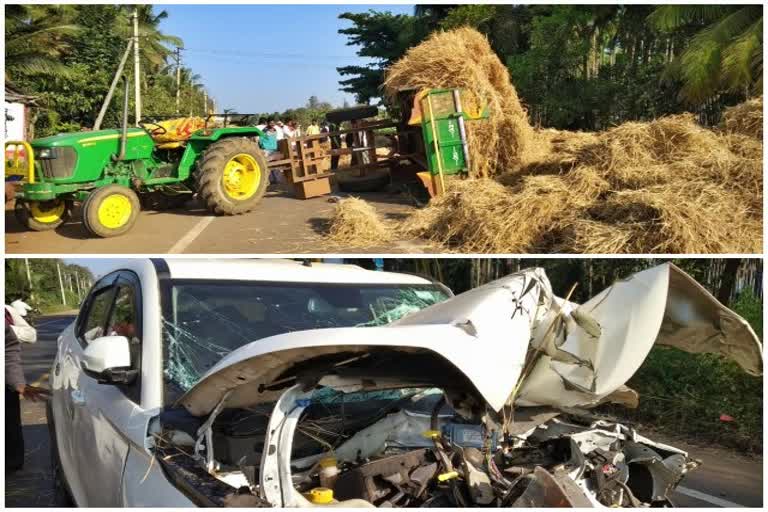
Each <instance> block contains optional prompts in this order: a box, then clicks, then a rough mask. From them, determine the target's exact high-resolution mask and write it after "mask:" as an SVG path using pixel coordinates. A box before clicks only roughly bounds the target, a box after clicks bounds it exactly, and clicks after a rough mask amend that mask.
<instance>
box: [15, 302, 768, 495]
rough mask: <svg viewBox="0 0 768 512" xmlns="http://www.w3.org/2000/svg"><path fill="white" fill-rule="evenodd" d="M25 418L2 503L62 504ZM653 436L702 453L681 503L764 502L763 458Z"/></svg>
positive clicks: (38, 352)
mask: <svg viewBox="0 0 768 512" xmlns="http://www.w3.org/2000/svg"><path fill="white" fill-rule="evenodd" d="M73 319H74V315H64V314H62V315H52V316H47V317H40V318H39V319H38V320H37V329H38V338H39V339H38V342H37V343H35V344H34V345H25V346H24V353H23V358H24V373H25V376H26V378H27V382H30V383H31V382H35V381H38V382H41V383H42V385H45V386H47V378H48V371H49V369H50V366H51V363H52V361H53V357H54V356H55V352H56V338H57V336H58V334H59V333H60V332H61V330H62V329H64V328H65V327H66V326H67V325H68V324H69V323H70V322H71V321H72V320H73ZM22 421H23V424H24V440H25V452H26V456H25V465H24V469H22V470H21V471H18V472H16V473H13V474H10V475H8V474H7V475H6V477H5V505H6V506H8V507H46V506H57V505H58V506H61V504H57V503H53V493H52V492H51V485H52V483H51V473H50V445H49V440H48V429H47V427H46V420H45V406H44V404H42V403H39V402H38V403H35V402H29V401H22ZM649 437H651V438H652V439H654V440H656V441H660V442H667V443H669V444H671V445H673V446H676V447H678V448H681V449H683V450H687V451H688V452H690V453H691V455H692V456H693V457H695V458H698V459H701V460H702V462H703V464H702V466H701V467H699V468H698V469H696V470H695V471H694V472H692V473H690V474H689V475H688V476H687V477H686V478H685V480H684V481H683V483H682V485H681V486H680V487H679V488H678V491H677V492H676V493H675V494H674V496H673V501H674V502H675V504H676V505H677V506H679V507H757V508H759V507H762V506H763V463H762V460H761V459H756V458H752V457H746V456H744V455H741V454H738V453H734V452H732V451H729V450H726V449H723V448H719V447H715V446H706V447H703V446H695V445H689V444H686V443H685V442H683V441H680V440H679V439H673V438H665V437H664V436H663V435H657V434H655V433H654V434H653V435H651V434H649Z"/></svg>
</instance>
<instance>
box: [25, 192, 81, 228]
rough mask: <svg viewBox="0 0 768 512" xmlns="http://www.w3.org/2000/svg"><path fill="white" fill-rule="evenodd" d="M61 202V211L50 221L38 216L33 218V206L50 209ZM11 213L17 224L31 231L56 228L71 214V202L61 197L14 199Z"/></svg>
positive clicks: (44, 209) (45, 209)
mask: <svg viewBox="0 0 768 512" xmlns="http://www.w3.org/2000/svg"><path fill="white" fill-rule="evenodd" d="M61 204H63V206H64V210H63V212H62V213H61V214H60V215H58V216H57V218H56V219H55V220H52V221H49V222H48V221H46V222H44V221H41V220H40V218H35V215H34V213H33V208H35V209H42V210H43V211H52V210H53V208H56V207H58V206H59V205H61ZM13 213H14V215H15V216H16V220H17V221H19V224H21V225H22V226H24V227H25V228H27V229H30V230H32V231H50V230H52V229H56V228H58V227H59V226H61V225H62V224H64V223H65V222H67V220H69V217H70V216H71V215H72V202H71V201H66V200H63V199H54V200H52V201H29V202H27V201H20V200H18V199H17V200H16V203H15V204H14V207H13Z"/></svg>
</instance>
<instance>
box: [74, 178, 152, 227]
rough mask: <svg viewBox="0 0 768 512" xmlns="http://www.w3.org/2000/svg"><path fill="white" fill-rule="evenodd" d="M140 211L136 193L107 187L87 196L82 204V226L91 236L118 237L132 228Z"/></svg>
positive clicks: (126, 189) (125, 189)
mask: <svg viewBox="0 0 768 512" xmlns="http://www.w3.org/2000/svg"><path fill="white" fill-rule="evenodd" d="M140 211H141V203H140V202H139V196H137V195H136V192H134V191H133V190H131V189H130V188H128V187H122V186H120V185H107V186H106V187H101V188H98V189H96V190H94V191H93V192H91V193H90V194H88V197H87V198H86V200H85V202H84V203H83V224H84V225H85V228H86V229H87V230H88V231H89V232H90V233H91V234H92V235H95V236H98V237H101V238H110V237H113V236H119V235H122V234H124V233H127V232H128V231H129V230H130V229H131V228H132V227H133V225H134V224H135V223H136V219H137V218H138V216H139V212H140Z"/></svg>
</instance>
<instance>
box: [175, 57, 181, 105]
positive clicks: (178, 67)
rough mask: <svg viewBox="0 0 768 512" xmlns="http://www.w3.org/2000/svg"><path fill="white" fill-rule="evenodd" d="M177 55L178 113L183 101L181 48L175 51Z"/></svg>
mask: <svg viewBox="0 0 768 512" xmlns="http://www.w3.org/2000/svg"><path fill="white" fill-rule="evenodd" d="M174 54H175V56H176V113H177V114H178V113H179V112H180V111H181V106H180V104H179V102H180V101H181V48H179V47H178V46H177V47H176V51H175V52H174Z"/></svg>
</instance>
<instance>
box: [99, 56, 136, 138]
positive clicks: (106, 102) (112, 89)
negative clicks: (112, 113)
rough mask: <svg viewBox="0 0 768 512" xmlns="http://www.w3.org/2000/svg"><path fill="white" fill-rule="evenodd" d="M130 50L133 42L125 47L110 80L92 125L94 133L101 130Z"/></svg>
mask: <svg viewBox="0 0 768 512" xmlns="http://www.w3.org/2000/svg"><path fill="white" fill-rule="evenodd" d="M131 48H133V41H128V46H126V47H125V52H124V53H123V58H122V59H120V65H119V66H117V72H115V77H114V78H113V79H112V84H111V85H110V86H109V91H108V92H107V96H106V97H105V98H104V103H103V104H102V105H101V110H100V111H99V116H98V117H97V118H96V122H95V123H94V124H93V130H94V131H96V130H100V129H101V122H102V121H104V115H106V113H107V109H108V108H109V103H110V102H111V101H112V95H113V94H115V88H117V82H118V81H119V80H120V77H121V76H123V69H124V68H125V63H126V62H127V61H128V55H130V54H131Z"/></svg>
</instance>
